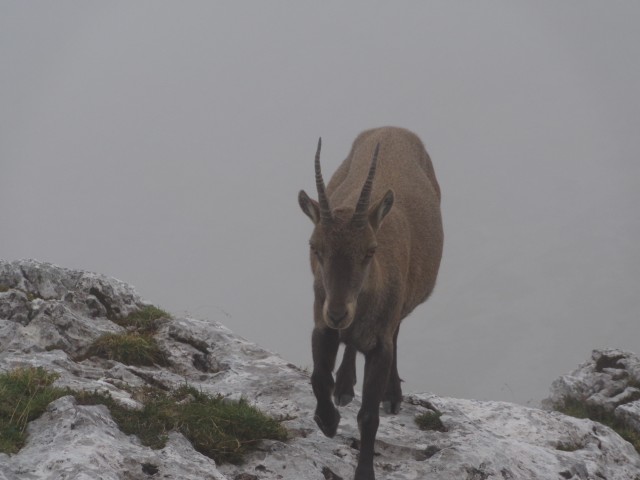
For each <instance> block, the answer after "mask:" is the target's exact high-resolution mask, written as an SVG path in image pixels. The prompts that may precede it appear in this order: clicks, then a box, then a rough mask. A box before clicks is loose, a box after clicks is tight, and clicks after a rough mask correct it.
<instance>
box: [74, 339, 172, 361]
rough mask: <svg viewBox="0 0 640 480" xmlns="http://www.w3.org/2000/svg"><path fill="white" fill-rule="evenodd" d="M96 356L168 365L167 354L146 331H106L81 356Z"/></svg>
mask: <svg viewBox="0 0 640 480" xmlns="http://www.w3.org/2000/svg"><path fill="white" fill-rule="evenodd" d="M94 355H95V356H97V357H101V358H106V359H108V360H115V361H117V362H121V363H124V364H126V365H140V366H142V365H147V366H151V365H168V364H169V359H168V358H167V355H166V354H165V353H164V352H163V351H162V349H160V347H159V346H158V343H157V342H156V340H155V339H154V338H153V336H151V335H150V334H148V333H138V332H125V333H108V334H105V335H102V336H101V337H99V338H97V339H96V340H95V341H94V342H93V343H92V344H91V346H90V347H89V349H88V350H87V353H86V355H85V356H84V357H83V358H86V357H91V356H94Z"/></svg>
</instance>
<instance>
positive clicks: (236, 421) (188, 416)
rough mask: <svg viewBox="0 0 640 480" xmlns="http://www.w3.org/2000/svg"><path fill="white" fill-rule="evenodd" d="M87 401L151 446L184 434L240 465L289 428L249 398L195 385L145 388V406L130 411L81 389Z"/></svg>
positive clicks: (282, 437)
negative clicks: (215, 392)
mask: <svg viewBox="0 0 640 480" xmlns="http://www.w3.org/2000/svg"><path fill="white" fill-rule="evenodd" d="M77 398H78V401H79V402H80V403H83V404H98V403H100V404H105V405H107V407H108V408H109V410H110V411H111V415H112V417H113V419H114V420H115V421H116V423H118V425H119V426H120V429H121V430H122V431H123V432H125V433H127V434H135V435H137V436H138V437H139V438H140V441H141V442H142V443H143V444H144V445H147V446H149V447H151V448H163V447H164V446H165V444H166V440H167V434H168V432H170V431H172V430H175V431H179V432H180V433H182V434H183V435H184V436H185V437H186V438H187V439H188V440H189V441H190V442H191V443H192V444H193V447H194V448H195V449H196V450H197V451H199V452H200V453H202V454H203V455H206V456H208V457H210V458H213V459H214V460H215V461H216V462H218V463H225V462H226V463H240V462H241V461H242V459H243V457H244V455H245V454H246V453H247V452H249V451H251V450H252V449H254V448H255V447H256V446H257V444H258V442H259V441H260V440H262V439H273V440H281V441H284V440H286V439H287V431H286V429H285V428H284V427H283V426H282V425H280V423H278V422H277V421H276V420H274V419H272V418H270V417H268V416H266V415H265V414H263V413H262V412H260V411H259V410H258V409H256V408H255V407H252V406H251V405H249V404H248V403H247V402H246V401H244V400H241V401H239V402H229V401H227V400H225V399H224V398H223V397H221V396H210V395H207V394H204V393H202V392H199V391H198V390H196V389H195V388H193V387H189V386H184V387H181V388H179V389H178V390H176V391H174V392H171V393H165V392H159V391H154V392H151V393H149V392H147V397H146V399H145V400H144V402H143V405H144V407H143V408H142V410H130V409H127V408H125V407H123V406H121V405H119V404H118V403H117V402H115V401H114V400H113V399H112V398H111V397H110V396H108V395H104V394H101V393H96V392H94V393H83V394H81V396H80V397H77Z"/></svg>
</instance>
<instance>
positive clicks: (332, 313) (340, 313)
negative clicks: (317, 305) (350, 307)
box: [327, 309, 348, 326]
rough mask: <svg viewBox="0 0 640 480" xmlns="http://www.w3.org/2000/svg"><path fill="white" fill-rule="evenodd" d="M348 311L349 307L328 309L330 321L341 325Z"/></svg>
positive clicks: (335, 324)
mask: <svg viewBox="0 0 640 480" xmlns="http://www.w3.org/2000/svg"><path fill="white" fill-rule="evenodd" d="M347 313H348V312H347V309H340V310H328V311H327V317H329V321H330V322H331V323H333V325H334V326H338V325H340V322H342V320H344V318H345V317H346V316H347Z"/></svg>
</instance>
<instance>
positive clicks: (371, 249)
mask: <svg viewBox="0 0 640 480" xmlns="http://www.w3.org/2000/svg"><path fill="white" fill-rule="evenodd" d="M375 253H376V249H375V248H370V249H369V250H367V254H366V255H365V256H364V258H366V259H369V258H371V257H373V255H374V254H375Z"/></svg>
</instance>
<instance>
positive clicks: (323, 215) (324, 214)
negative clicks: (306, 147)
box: [315, 137, 333, 223]
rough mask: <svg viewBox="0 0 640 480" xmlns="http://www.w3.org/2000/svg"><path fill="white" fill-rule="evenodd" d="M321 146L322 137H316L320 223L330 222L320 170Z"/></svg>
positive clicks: (329, 212)
mask: <svg viewBox="0 0 640 480" xmlns="http://www.w3.org/2000/svg"><path fill="white" fill-rule="evenodd" d="M321 147H322V137H320V138H318V150H317V151H316V161H315V166H316V188H317V189H318V204H319V205H320V221H321V222H322V223H331V221H332V220H333V218H332V217H331V208H330V207H329V199H328V198H327V194H326V192H325V190H324V180H323V179H322V172H321V171H320V148H321Z"/></svg>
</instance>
